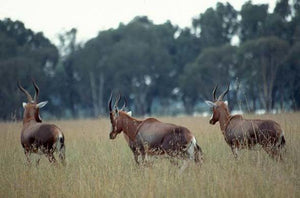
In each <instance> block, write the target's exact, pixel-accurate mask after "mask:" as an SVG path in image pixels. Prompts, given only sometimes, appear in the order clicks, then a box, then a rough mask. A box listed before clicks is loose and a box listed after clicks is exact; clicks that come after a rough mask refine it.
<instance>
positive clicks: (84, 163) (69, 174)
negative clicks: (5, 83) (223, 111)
mask: <svg viewBox="0 0 300 198" xmlns="http://www.w3.org/2000/svg"><path fill="white" fill-rule="evenodd" d="M246 117H248V118H250V117H252V118H253V117H258V116H253V115H249V116H246ZM259 117H260V118H261V117H263V118H272V119H274V120H276V121H277V122H279V123H280V124H281V126H282V128H283V129H284V131H285V134H286V149H287V152H286V154H285V157H284V162H275V161H273V160H272V159H270V158H269V157H268V156H267V154H266V153H265V152H264V151H263V150H254V151H247V150H244V151H241V152H240V153H239V154H240V157H239V159H238V160H234V158H233V155H232V153H231V150H230V148H229V146H228V145H227V144H226V143H225V141H224V138H223V136H222V134H221V131H220V129H219V125H215V126H212V125H209V124H208V118H201V117H182V118H173V117H170V118H167V117H164V118H160V119H161V120H162V121H165V122H171V123H176V124H179V125H183V126H186V127H187V128H189V129H190V130H191V131H192V132H193V133H194V134H195V136H196V138H197V140H198V142H199V145H200V146H201V147H202V149H203V151H204V155H205V156H204V158H205V162H204V164H203V165H202V166H201V167H199V166H197V165H194V164H190V165H189V167H188V168H187V169H185V170H184V172H183V173H182V174H179V168H178V167H176V166H174V165H172V164H171V163H170V162H169V161H168V160H165V159H156V160H154V162H153V165H152V166H150V167H138V166H137V165H136V164H135V162H134V160H133V155H132V153H131V151H130V149H129V147H128V146H127V144H126V142H125V140H124V138H123V135H120V136H118V137H117V139H116V140H113V141H112V140H109V138H108V133H109V130H110V122H109V121H108V120H107V119H97V120H76V121H54V122H52V123H56V124H57V125H58V126H59V127H60V128H61V129H63V131H64V133H65V138H66V147H67V150H66V156H67V165H66V167H63V166H61V165H56V166H55V165H50V164H49V163H48V161H47V159H46V158H45V157H43V158H42V160H41V162H40V165H39V166H38V167H36V166H35V165H34V164H33V165H32V166H27V165H26V160H25V155H24V153H23V149H22V147H21V144H20V131H21V127H22V124H21V123H1V124H0V197H299V196H300V189H299V188H300V182H299V177H300V172H299V170H300V167H299V166H300V164H299V160H300V149H299V146H300V144H299V142H300V119H299V118H300V113H294V114H280V115H265V116H259Z"/></svg>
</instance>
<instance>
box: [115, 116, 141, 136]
mask: <svg viewBox="0 0 300 198" xmlns="http://www.w3.org/2000/svg"><path fill="white" fill-rule="evenodd" d="M120 115H121V116H122V130H123V132H124V133H125V134H126V135H127V136H128V137H129V138H130V139H131V140H132V141H133V140H134V139H135V136H136V132H137V128H138V126H139V124H140V123H141V122H142V121H139V120H136V119H134V118H132V117H130V116H129V115H127V114H124V113H122V114H120Z"/></svg>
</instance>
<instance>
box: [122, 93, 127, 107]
mask: <svg viewBox="0 0 300 198" xmlns="http://www.w3.org/2000/svg"><path fill="white" fill-rule="evenodd" d="M125 107H127V98H126V97H125V96H124V105H123V107H122V108H121V110H122V111H123V110H124V108H125Z"/></svg>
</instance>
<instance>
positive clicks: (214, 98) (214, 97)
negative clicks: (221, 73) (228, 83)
mask: <svg viewBox="0 0 300 198" xmlns="http://www.w3.org/2000/svg"><path fill="white" fill-rule="evenodd" d="M217 88H218V85H216V86H215V88H214V90H213V101H215V100H216V91H217Z"/></svg>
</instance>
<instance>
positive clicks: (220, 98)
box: [213, 85, 229, 101]
mask: <svg viewBox="0 0 300 198" xmlns="http://www.w3.org/2000/svg"><path fill="white" fill-rule="evenodd" d="M217 88H218V85H216V87H215V88H214V90H213V99H214V101H216V100H218V101H219V100H223V98H224V96H225V95H226V94H227V93H228V91H229V85H228V86H227V89H226V90H225V91H224V92H223V93H222V94H221V95H220V96H219V97H218V99H216V91H217Z"/></svg>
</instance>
